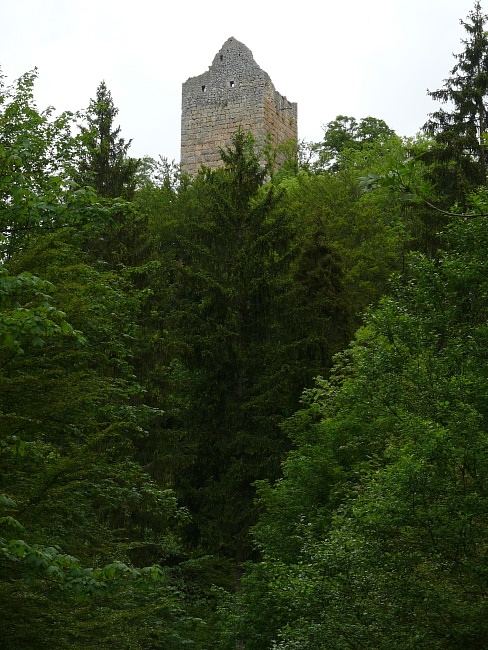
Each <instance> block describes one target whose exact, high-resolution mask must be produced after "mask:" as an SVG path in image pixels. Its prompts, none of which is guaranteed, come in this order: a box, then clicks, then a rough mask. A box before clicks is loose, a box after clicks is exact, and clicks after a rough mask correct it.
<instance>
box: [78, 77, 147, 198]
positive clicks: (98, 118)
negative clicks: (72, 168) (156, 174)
mask: <svg viewBox="0 0 488 650" xmlns="http://www.w3.org/2000/svg"><path fill="white" fill-rule="evenodd" d="M118 112H119V109H118V108H116V107H115V105H114V102H113V99H112V94H111V92H110V90H108V88H107V85H106V84H105V81H102V82H101V84H100V85H99V86H98V88H97V96H96V99H92V100H90V105H89V107H88V111H87V115H86V120H87V124H88V126H81V127H80V129H81V139H82V143H83V144H84V146H85V151H84V152H83V154H82V159H81V162H80V165H79V175H78V179H77V180H78V182H79V183H80V184H82V185H90V186H92V187H93V188H95V190H96V192H97V194H98V195H99V196H102V197H106V198H117V197H122V198H124V199H128V200H130V199H131V198H132V196H133V194H134V190H135V183H136V173H137V171H138V169H139V167H140V165H141V161H140V160H138V159H136V158H130V157H129V156H128V155H127V152H128V150H129V147H130V145H131V142H132V140H129V141H128V142H126V141H125V140H124V138H121V137H120V136H119V134H120V126H118V127H116V128H114V119H115V117H116V115H117V113H118Z"/></svg>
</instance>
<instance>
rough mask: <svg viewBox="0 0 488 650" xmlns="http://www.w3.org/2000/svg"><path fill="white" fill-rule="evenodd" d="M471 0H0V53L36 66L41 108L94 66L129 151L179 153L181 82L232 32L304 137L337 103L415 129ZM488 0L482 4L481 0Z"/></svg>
mask: <svg viewBox="0 0 488 650" xmlns="http://www.w3.org/2000/svg"><path fill="white" fill-rule="evenodd" d="M473 6H474V0H342V1H339V0H333V1H332V0H322V1H320V0H317V1H315V2H310V1H309V0H301V1H298V2H291V1H289V0H288V1H287V0H281V1H280V2H277V1H275V0H243V1H242V2H236V1H234V2H231V0H225V1H224V0H214V1H213V2H205V0H186V1H181V0H171V1H167V0H157V1H156V0H137V2H127V1H125V0H9V1H8V0H0V25H1V26H2V27H1V30H2V33H1V37H0V66H1V68H2V70H3V73H4V74H6V75H7V78H8V80H13V79H14V78H16V77H18V76H20V75H21V74H22V73H23V72H26V71H27V70H31V69H32V68H34V67H35V66H37V67H38V69H39V79H38V82H37V85H36V88H37V90H36V98H37V102H38V106H39V108H41V109H42V108H45V107H47V106H48V105H53V106H55V107H56V109H58V110H78V109H81V108H85V107H86V106H87V105H88V103H89V100H90V98H91V97H94V96H95V92H96V88H97V86H98V84H99V83H100V81H102V80H105V81H106V83H107V86H108V88H109V89H110V90H111V92H112V96H113V98H114V102H115V105H116V106H117V107H118V108H119V114H118V120H117V123H118V124H120V126H121V127H122V136H123V137H125V138H126V139H129V138H133V144H132V147H131V149H130V154H131V155H132V156H143V155H146V154H147V155H150V156H153V157H157V156H158V155H160V154H161V155H163V156H166V157H167V158H169V159H175V160H176V161H179V148H180V110H181V84H182V83H183V82H184V81H186V79H187V78H188V77H193V76H196V75H199V74H201V73H202V72H205V70H207V68H208V67H209V66H210V64H211V63H212V60H213V57H214V56H215V54H216V53H217V52H218V50H219V49H220V47H221V46H222V44H223V43H224V42H225V41H226V40H227V38H229V37H230V36H234V37H235V38H237V39H238V40H240V41H242V42H243V43H244V44H245V45H247V47H249V48H250V49H251V50H252V52H253V54H254V59H255V60H256V62H257V63H258V65H259V66H260V67H261V68H263V70H265V71H266V72H267V73H268V74H269V75H270V77H271V79H272V80H273V83H274V85H275V87H276V89H277V90H278V91H279V92H280V93H281V94H283V95H286V96H287V98H288V99H289V100H290V101H294V102H297V103H298V132H299V137H300V138H301V139H305V140H307V141H314V142H316V141H319V140H320V139H321V137H322V133H323V130H322V126H323V125H324V124H326V123H327V122H329V121H330V120H333V119H334V118H335V117H336V116H337V115H339V114H341V115H351V116H354V117H356V118H361V117H366V116H370V115H371V116H373V117H377V118H381V119H384V120H385V121H386V122H387V124H388V125H389V126H390V127H391V128H393V129H395V131H396V132H397V133H398V135H402V136H403V135H407V136H409V135H415V133H416V132H417V131H418V130H419V129H420V127H421V126H422V124H424V122H425V121H426V119H427V114H428V113H429V112H431V111H433V110H435V108H436V105H435V103H434V102H433V101H432V100H431V99H430V98H429V97H427V95H426V91H427V88H429V89H430V90H436V89H438V88H440V87H441V86H442V83H443V79H445V78H446V76H448V74H449V71H450V70H451V68H452V67H453V65H454V62H455V61H454V58H453V57H452V53H457V52H460V51H462V45H461V43H460V39H461V38H462V37H464V33H465V32H464V29H463V28H462V26H461V25H460V24H459V19H460V18H462V19H465V18H466V16H467V14H468V12H469V11H470V10H471V9H472V7H473ZM484 9H485V10H487V9H488V7H487V6H485V7H484Z"/></svg>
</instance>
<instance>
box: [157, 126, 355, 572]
mask: <svg viewBox="0 0 488 650" xmlns="http://www.w3.org/2000/svg"><path fill="white" fill-rule="evenodd" d="M222 159H223V162H224V164H225V166H224V167H223V168H220V169H217V170H215V171H210V170H203V171H201V172H200V174H199V175H198V177H197V178H196V179H195V181H194V183H193V186H192V187H190V188H189V189H188V191H187V192H185V194H186V198H184V197H182V200H184V201H186V207H185V211H184V214H183V215H182V217H181V222H180V229H179V233H178V235H177V238H176V241H177V242H178V246H179V252H178V254H177V255H174V260H175V262H176V263H175V267H174V270H173V274H172V275H173V278H174V283H173V286H174V291H175V293H174V298H173V307H172V310H171V313H170V314H169V317H168V318H167V319H166V328H167V329H168V330H169V331H170V332H171V334H170V337H171V338H172V340H173V343H172V345H173V347H174V349H175V350H176V354H175V361H174V363H173V364H172V365H171V366H170V368H169V369H168V372H167V373H166V380H167V382H168V383H169V385H170V386H171V387H172V388H171V391H170V395H169V396H168V398H169V401H168V402H167V403H166V405H165V410H166V413H167V414H170V415H171V417H172V423H173V425H174V427H175V429H177V430H178V434H177V436H178V437H179V440H178V443H177V446H176V448H175V453H174V456H175V459H176V460H177V462H178V464H179V467H176V465H175V487H176V491H177V493H178V494H179V496H180V497H181V499H182V503H183V504H185V505H187V506H188V507H189V509H190V511H191V513H192V515H193V521H192V530H191V531H189V532H190V533H191V538H192V541H193V542H194V543H197V544H200V545H201V546H202V547H203V548H205V549H206V550H207V551H209V550H211V551H213V552H221V553H223V554H225V555H228V556H234V557H236V558H237V560H238V561H240V560H242V559H243V558H244V557H245V556H246V554H247V553H248V551H249V548H248V547H247V534H248V528H249V525H250V524H251V523H252V521H253V519H254V509H253V498H254V488H253V483H254V481H255V480H257V479H259V478H264V477H268V478H275V477H276V476H277V475H278V473H279V468H280V461H281V460H282V459H283V457H284V454H285V453H286V451H287V449H288V446H289V443H288V441H287V437H286V435H285V434H284V432H283V431H282V430H281V428H280V426H279V423H280V421H281V420H282V419H283V418H284V417H285V416H287V415H288V414H291V413H292V412H293V411H294V409H295V408H297V406H298V399H299V396H300V393H301V390H302V388H303V383H309V384H310V382H311V381H312V377H313V376H314V375H316V374H317V373H320V372H325V371H326V370H327V367H328V365H329V363H330V357H331V354H332V352H335V351H336V350H337V348H338V344H337V336H335V333H334V332H336V331H338V330H339V331H342V328H343V324H344V320H345V319H344V317H343V315H342V313H341V309H342V306H341V305H340V301H338V300H337V294H340V291H341V269H340V258H339V257H338V255H337V254H336V253H334V252H333V251H332V250H331V249H330V247H329V246H328V245H327V242H326V240H325V237H320V236H318V235H317V236H314V235H313V234H310V237H304V238H303V241H302V240H301V239H300V238H299V237H298V235H297V220H296V219H294V218H293V215H292V213H291V212H287V211H285V210H284V207H283V205H284V204H283V200H282V199H283V197H282V193H281V191H280V190H279V189H277V188H276V187H275V186H274V185H273V184H271V183H268V184H265V183H264V181H265V178H266V173H267V172H266V169H264V168H262V167H261V165H260V162H259V157H258V156H257V154H256V153H255V152H254V149H253V140H252V138H251V137H248V135H246V134H244V133H242V132H241V133H238V134H237V135H236V137H235V139H234V142H233V146H232V147H231V148H229V149H227V150H225V151H223V152H222ZM331 276H332V279H331ZM317 329H319V330H320V331H317ZM342 342H343V341H341V343H342Z"/></svg>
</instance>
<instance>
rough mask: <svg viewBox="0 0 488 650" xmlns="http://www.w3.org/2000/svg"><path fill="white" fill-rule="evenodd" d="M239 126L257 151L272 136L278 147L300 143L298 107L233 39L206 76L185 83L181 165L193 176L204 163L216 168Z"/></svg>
mask: <svg viewBox="0 0 488 650" xmlns="http://www.w3.org/2000/svg"><path fill="white" fill-rule="evenodd" d="M239 127H241V128H242V129H243V130H244V131H251V132H252V134H253V135H254V137H255V139H256V142H257V145H258V147H261V146H263V144H264V143H265V141H266V138H267V137H268V136H271V140H272V142H273V144H274V145H279V144H282V143H284V142H286V141H288V140H290V139H291V140H294V141H296V140H297V105H296V103H293V102H289V101H288V100H287V99H286V97H284V96H283V95H280V94H279V93H278V92H277V91H276V90H275V87H274V86H273V82H272V81H271V79H270V78H269V75H268V74H266V72H264V70H261V68H260V67H259V66H258V64H257V63H256V62H255V61H254V59H253V56H252V52H251V50H250V49H249V48H248V47H246V46H245V45H244V44H243V43H240V42H239V41H237V40H236V39H235V38H232V37H231V38H229V39H228V40H227V41H226V42H225V43H224V44H223V46H222V48H221V49H220V51H219V52H218V53H217V54H216V55H215V58H214V60H213V63H212V65H211V66H210V67H209V69H208V71H207V72H204V73H203V74H201V75H199V76H198V77H190V79H188V81H185V83H184V84H183V92H182V110H181V166H182V169H183V170H184V171H186V172H188V173H190V174H195V173H196V172H197V171H198V170H199V169H200V165H202V164H203V165H205V166H207V167H210V168H212V169H215V168H216V167H218V166H219V165H220V164H221V160H220V156H219V148H224V147H225V146H226V145H228V144H229V143H230V141H231V138H232V136H233V135H234V134H235V133H236V131H237V130H238V128H239Z"/></svg>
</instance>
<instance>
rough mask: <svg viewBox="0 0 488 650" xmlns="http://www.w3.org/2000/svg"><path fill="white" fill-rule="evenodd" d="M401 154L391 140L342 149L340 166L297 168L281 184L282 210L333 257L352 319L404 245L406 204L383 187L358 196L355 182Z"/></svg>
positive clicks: (398, 264)
mask: <svg viewBox="0 0 488 650" xmlns="http://www.w3.org/2000/svg"><path fill="white" fill-rule="evenodd" d="M406 155H407V154H406V151H405V148H404V146H403V143H402V142H401V141H400V139H399V138H397V137H396V136H392V137H391V138H390V139H389V140H388V141H382V140H381V139H379V140H378V141H376V142H373V143H371V144H370V145H368V146H367V147H365V148H360V149H354V148H351V149H344V150H343V152H342V154H341V156H342V157H341V160H342V167H341V168H340V169H339V170H338V171H336V172H334V173H331V172H324V173H320V174H314V173H311V172H310V171H306V170H302V171H300V172H299V173H298V174H297V175H296V176H295V177H293V178H288V179H286V180H284V181H283V183H282V187H283V189H284V191H285V197H284V203H285V206H286V208H285V209H287V210H288V211H289V212H290V213H292V214H295V215H296V217H295V218H296V219H297V221H298V223H299V224H300V227H301V228H302V229H303V231H304V232H310V231H312V232H313V231H316V232H321V233H323V235H324V236H325V237H326V239H327V241H328V243H329V246H331V247H332V248H333V250H334V251H335V253H336V255H339V257H340V259H341V261H342V267H343V270H344V277H343V286H344V294H345V296H344V300H345V302H346V304H347V305H348V307H349V309H350V310H351V312H352V313H353V314H354V315H357V316H358V317H359V315H360V314H361V313H362V311H363V310H364V309H365V307H366V306H367V305H369V304H371V303H372V302H374V301H376V300H377V299H378V298H379V297H380V296H381V295H382V294H383V293H384V291H385V290H386V282H387V279H388V277H389V275H390V274H391V273H392V271H396V270H399V269H401V268H402V265H403V258H404V255H405V252H406V250H408V248H409V246H410V242H409V228H410V224H409V218H410V215H409V212H408V210H409V208H408V207H407V205H406V203H405V202H403V201H401V200H399V198H398V193H394V192H392V191H391V188H388V187H384V188H381V189H380V190H377V191H376V192H374V193H367V192H363V191H362V189H361V186H360V180H361V178H362V177H364V176H365V175H366V174H374V175H375V178H377V176H378V175H380V174H381V175H383V174H387V173H388V172H389V170H391V168H392V167H396V166H397V165H399V164H400V162H401V161H404V159H405V156H406ZM349 334H350V336H351V335H352V331H351V330H350V332H349Z"/></svg>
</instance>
